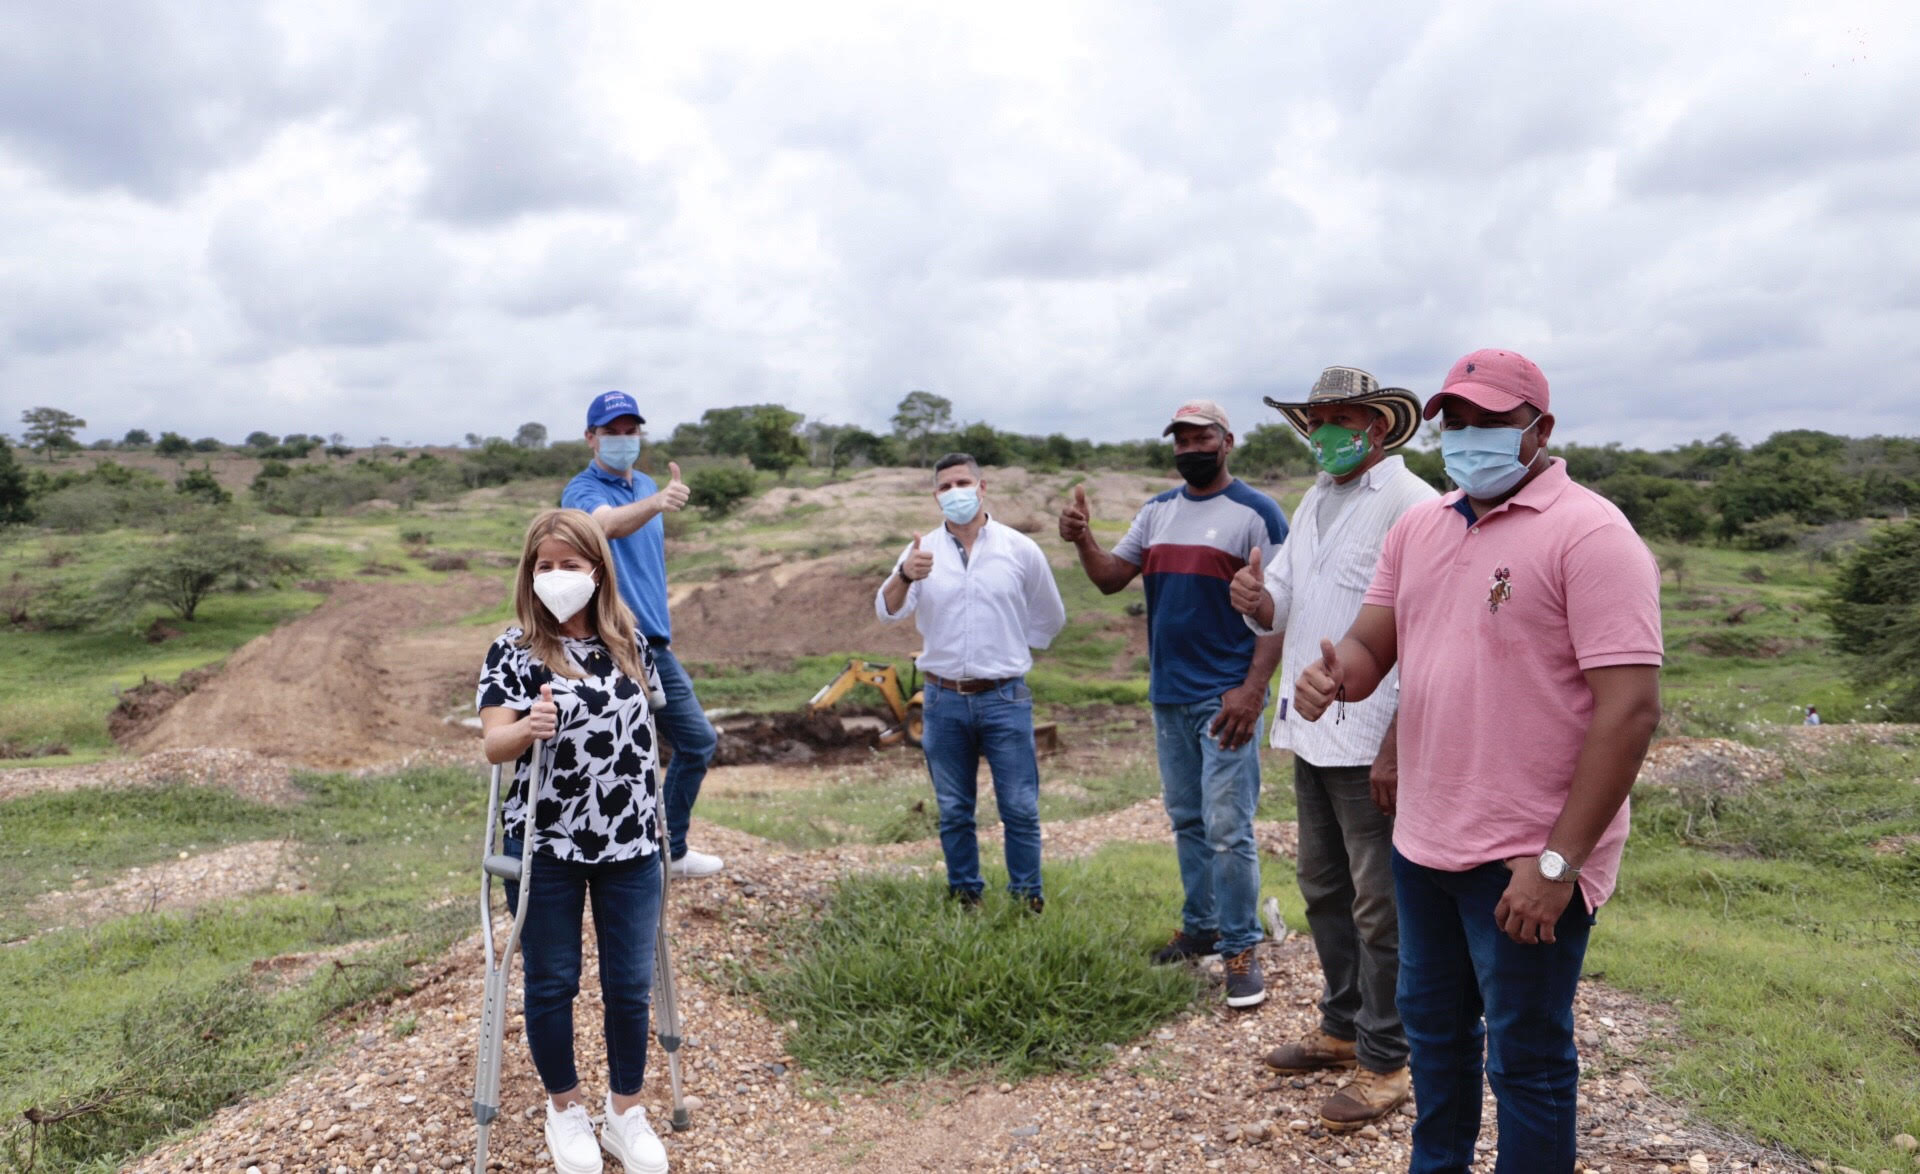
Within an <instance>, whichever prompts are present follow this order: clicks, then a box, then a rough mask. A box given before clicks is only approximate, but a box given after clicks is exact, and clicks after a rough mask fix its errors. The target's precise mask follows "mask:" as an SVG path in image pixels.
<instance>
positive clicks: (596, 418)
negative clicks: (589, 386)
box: [587, 391, 647, 428]
mask: <svg viewBox="0 0 1920 1174" xmlns="http://www.w3.org/2000/svg"><path fill="white" fill-rule="evenodd" d="M622 416H632V417H633V418H634V419H636V420H638V421H640V422H641V423H642V424H645V423H646V422H647V418H646V417H645V416H642V415H641V414H640V405H639V404H636V403H634V402H633V397H632V396H630V395H628V394H627V393H626V392H624V391H603V392H601V393H600V394H599V395H596V396H594V397H593V402H592V403H590V404H588V405H587V427H589V428H598V427H600V426H601V425H602V424H606V423H608V422H610V421H613V420H618V419H619V418H620V417H622Z"/></svg>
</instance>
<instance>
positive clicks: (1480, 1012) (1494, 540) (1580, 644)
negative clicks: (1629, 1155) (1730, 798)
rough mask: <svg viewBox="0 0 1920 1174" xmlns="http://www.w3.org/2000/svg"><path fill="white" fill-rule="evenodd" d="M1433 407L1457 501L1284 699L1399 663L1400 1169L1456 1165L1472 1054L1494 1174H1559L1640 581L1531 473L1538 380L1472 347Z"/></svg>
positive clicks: (1606, 513) (1617, 771)
mask: <svg viewBox="0 0 1920 1174" xmlns="http://www.w3.org/2000/svg"><path fill="white" fill-rule="evenodd" d="M1436 413H1437V414H1439V415H1440V417H1441V434H1440V439H1441V450H1442V453H1443V455H1444V457H1445V459H1446V467H1447V476H1448V477H1449V478H1451V479H1452V480H1453V482H1454V483H1455V484H1456V485H1458V486H1460V488H1459V489H1458V490H1456V491H1454V492H1453V493H1450V494H1448V495H1446V496H1445V497H1443V498H1441V499H1440V500H1438V501H1436V502H1431V503H1427V504H1424V505H1420V506H1415V507H1414V508H1413V509H1411V510H1409V511H1407V513H1406V514H1405V515H1404V516H1402V517H1401V519H1400V521H1399V522H1398V523H1396V524H1395V526H1394V527H1393V529H1392V530H1391V531H1389V532H1388V534H1387V538H1386V542H1385V543H1384V545H1383V546H1382V548H1381V552H1380V564H1379V569H1378V571H1377V572H1376V573H1375V575H1374V580H1373V585H1372V587H1371V588H1369V589H1368V591H1367V596H1366V602H1365V604H1364V605H1363V606H1362V608H1361V609H1360V614H1359V616H1358V617H1357V618H1356V619H1355V620H1354V623H1353V627H1352V628H1351V629H1349V630H1348V632H1347V634H1346V636H1345V637H1344V638H1342V640H1341V641H1340V643H1339V645H1338V647H1336V646H1335V645H1334V644H1333V643H1332V641H1326V640H1323V641H1322V642H1321V657H1320V660H1319V661H1318V662H1316V663H1314V664H1312V665H1309V666H1308V667H1307V668H1306V669H1305V670H1304V671H1303V672H1302V673H1301V674H1300V678H1299V680H1298V682H1297V684H1296V686H1295V693H1294V705H1295V707H1296V709H1297V710H1298V712H1299V714H1300V716H1302V717H1304V718H1307V719H1308V720H1310V721H1311V720H1315V719H1317V718H1318V717H1319V716H1320V715H1321V714H1323V713H1324V712H1325V711H1326V710H1327V709H1328V708H1336V709H1337V708H1338V707H1340V706H1341V705H1343V704H1344V703H1346V702H1350V701H1359V700H1361V699H1363V698H1365V697H1367V696H1368V695H1369V694H1371V693H1372V692H1373V690H1374V688H1375V687H1376V686H1377V685H1378V684H1379V683H1380V681H1381V680H1382V678H1384V677H1385V676H1386V674H1387V672H1388V670H1389V669H1391V668H1393V667H1394V666H1395V665H1396V664H1398V666H1399V669H1400V779H1399V794H1398V815H1397V818H1396V820H1395V823H1394V832H1393V846H1394V853H1393V872H1394V893H1395V899H1396V902H1397V904H1398V905H1399V909H1400V983H1399V991H1398V995H1399V997H1398V1002H1399V1006H1400V1016H1401V1020H1402V1022H1403V1023H1404V1025H1405V1028H1406V1033H1407V1042H1408V1044H1409V1046H1410V1049H1411V1056H1410V1058H1409V1062H1410V1066H1411V1067H1412V1070H1413V1090H1414V1100H1415V1102H1416V1105H1417V1107H1418V1110H1419V1116H1418V1118H1417V1119H1416V1121H1415V1123H1414V1130H1413V1161H1412V1164H1411V1166H1410V1167H1409V1169H1410V1170H1411V1171H1412V1172H1414V1174H1436V1172H1439V1171H1465V1170H1466V1169H1467V1168H1468V1165H1469V1164H1470V1163H1471V1162H1472V1161H1473V1156H1474V1142H1475V1140H1476V1139H1477V1138H1478V1137H1479V1134H1480V1097H1481V1073H1482V1066H1483V1051H1484V1068H1485V1074H1486V1079H1487V1080H1488V1081H1489V1082H1490V1083H1491V1084H1492V1086H1493V1093H1494V1098H1495V1100H1496V1101H1497V1102H1498V1105H1499V1114H1500V1156H1499V1160H1498V1162H1497V1164H1496V1165H1495V1167H1494V1169H1495V1172H1496V1174H1519V1172H1520V1171H1526V1172H1528V1174H1534V1172H1543V1174H1551V1172H1556V1171H1565V1172H1568V1174H1570V1172H1571V1171H1572V1170H1573V1168H1574V1158H1575V1136H1576V1134H1575V1128H1574V1106H1575V1098H1576V1094H1577V1088H1576V1085H1577V1082H1578V1077H1579V1057H1578V1054H1577V1052H1576V1050H1575V1047H1574V1039H1573V994H1574V988H1575V986H1576V985H1577V984H1578V982H1579V978H1580V966H1581V963H1582V961H1583V960H1584V958H1585V956H1586V948H1587V935H1588V932H1589V930H1590V929H1591V927H1592V925H1593V915H1594V912H1595V911H1596V910H1598V909H1599V907H1600V905H1601V903H1602V902H1604V901H1605V900H1606V899H1607V897H1608V896H1609V895H1611V894H1612V892H1613V885H1614V877H1615V874H1616V873H1617V872H1618V870H1619V866H1620V851H1621V848H1622V847H1623V846H1624V845H1625V843H1626V839H1627V792H1628V790H1629V789H1631V788H1632V786H1633V780H1634V776H1635V775H1636V774H1638V773H1639V769H1640V760H1641V759H1642V758H1643V757H1644V756H1645V755H1646V751H1647V743H1648V742H1649V741H1650V740H1651V739H1652V737H1653V731H1654V727H1655V726H1656V725H1658V724H1659V720H1660V663H1661V652H1662V645H1661V636H1660V577H1659V571H1658V569H1657V567H1656V565H1655V563H1654V559H1653V555H1652V554H1651V553H1650V552H1649V551H1648V550H1647V548H1646V545H1645V544H1644V543H1643V542H1641V541H1640V538H1639V536H1638V535H1637V534H1635V533H1634V531H1633V527H1632V525H1631V524H1629V523H1628V522H1627V520H1626V518H1625V517H1624V516H1623V515H1622V514H1621V513H1620V511H1619V510H1618V509H1615V508H1614V506H1613V505H1612V503H1610V502H1608V501H1607V500H1606V499H1605V498H1602V497H1601V496H1599V495H1598V494H1596V493H1594V492H1593V491H1591V490H1589V489H1586V488H1585V487H1583V486H1580V485H1576V484H1574V483H1573V481H1572V480H1571V479H1570V478H1569V477H1568V476H1567V469H1566V462H1564V461H1561V460H1558V459H1554V458H1550V457H1548V456H1547V453H1546V446H1547V441H1548V439H1549V438H1550V437H1551V436H1552V434H1553V421H1554V418H1553V416H1552V415H1551V414H1550V413H1551V409H1550V406H1549V401H1548V395H1547V380H1546V376H1544V375H1542V374H1541V373H1540V369H1539V368H1538V367H1536V366H1534V365H1533V363H1531V362H1529V361H1528V360H1527V359H1525V358H1523V357H1522V356H1520V355H1517V354H1514V353H1513V352H1511V351H1501V350H1482V351H1475V352H1474V353H1473V354H1470V355H1468V356H1466V357H1465V358H1463V359H1461V360H1460V361H1459V362H1457V363H1455V364H1454V365H1453V369H1452V370H1451V371H1450V372H1448V374H1447V379H1446V383H1445V384H1444V385H1443V386H1442V387H1441V389H1440V393H1439V394H1438V395H1436V396H1434V397H1433V398H1432V399H1431V400H1429V401H1428V403H1427V406H1426V411H1425V415H1426V417H1427V418H1428V419H1431V418H1433V416H1434V415H1435V414H1436ZM1483 1018H1484V1026H1483V1023H1482V1020H1483Z"/></svg>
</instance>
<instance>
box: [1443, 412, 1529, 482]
mask: <svg viewBox="0 0 1920 1174" xmlns="http://www.w3.org/2000/svg"><path fill="white" fill-rule="evenodd" d="M1539 422H1540V418H1539V417H1535V418H1534V421H1533V424H1538V423H1539ZM1533 424H1529V425H1527V426H1526V427H1525V428H1448V429H1446V430H1445V431H1443V432H1441V433H1440V455H1441V457H1442V458H1443V459H1444V460H1445V462H1446V466H1447V476H1448V477H1449V478H1450V479H1451V480H1452V481H1453V483H1454V484H1455V485H1458V486H1459V487H1460V488H1462V489H1464V490H1466V491H1467V496H1468V497H1472V498H1478V499H1479V500H1481V501H1492V500H1493V499H1494V498H1496V497H1499V496H1500V495H1501V494H1503V493H1505V492H1506V491H1507V490H1509V489H1512V488H1513V487H1514V486H1515V485H1518V484H1520V479H1521V478H1522V477H1525V476H1526V475H1527V469H1528V468H1530V467H1531V466H1532V463H1533V462H1532V461H1529V462H1527V463H1526V464H1522V463H1521V462H1520V440H1521V438H1522V437H1524V436H1525V435H1526V434H1527V432H1528V431H1529V430H1530V429H1532V427H1533ZM1541 451H1545V450H1541ZM1533 459H1534V460H1536V461H1537V460H1539V459H1540V452H1535V453H1534V454H1533Z"/></svg>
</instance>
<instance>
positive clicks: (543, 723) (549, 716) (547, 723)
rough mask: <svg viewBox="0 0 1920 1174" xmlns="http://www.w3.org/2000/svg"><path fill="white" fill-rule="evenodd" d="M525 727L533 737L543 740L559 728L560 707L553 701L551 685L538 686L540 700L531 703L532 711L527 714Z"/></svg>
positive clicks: (551, 735)
mask: <svg viewBox="0 0 1920 1174" xmlns="http://www.w3.org/2000/svg"><path fill="white" fill-rule="evenodd" d="M527 727H528V730H529V732H531V733H532V734H533V736H534V737H535V738H538V739H541V740H545V739H547V738H551V737H553V735H554V734H555V733H556V732H557V731H558V730H559V728H560V707H559V706H558V705H555V704H554V701H553V686H552V685H542V686H540V700H538V701H536V702H534V703H533V711H532V712H531V713H529V714H528V715H527Z"/></svg>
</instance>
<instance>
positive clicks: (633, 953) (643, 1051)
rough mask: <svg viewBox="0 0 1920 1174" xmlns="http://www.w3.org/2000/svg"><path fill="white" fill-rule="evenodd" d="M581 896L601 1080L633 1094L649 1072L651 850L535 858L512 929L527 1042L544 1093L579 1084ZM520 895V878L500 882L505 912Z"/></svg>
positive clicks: (655, 900) (655, 860)
mask: <svg viewBox="0 0 1920 1174" xmlns="http://www.w3.org/2000/svg"><path fill="white" fill-rule="evenodd" d="M504 849H505V851H506V853H507V854H508V855H509V856H518V855H519V854H520V841H519V840H517V839H511V838H509V839H508V840H507V841H506V843H505V845H504ZM589 898H591V899H592V901H593V929H594V938H595V940H596V941H597V942H598V943H599V947H600V1001H601V1004H602V1010H603V1012H604V1022H605V1024H606V1034H607V1085H608V1088H609V1089H611V1090H612V1091H613V1092H614V1093H615V1094H617V1095H619V1096H632V1095H633V1094H634V1093H637V1092H639V1091H640V1080H641V1078H642V1077H644V1076H645V1075H646V1072H647V1008H648V1005H649V1003H650V1002H651V1000H652V997H653V950H654V939H655V938H656V937H657V936H658V933H659V929H660V856H659V854H658V853H654V854H652V855H649V856H641V857H637V858H635V859H633V860H622V861H618V862H616V863H612V864H579V863H576V862H574V861H571V860H559V859H556V858H554V857H552V856H547V855H544V854H542V855H538V856H535V857H534V860H533V889H532V890H531V891H530V892H529V893H528V894H527V921H526V924H525V925H524V926H522V927H521V930H520V957H521V960H522V964H523V966H524V967H525V970H526V976H525V980H524V983H523V985H524V986H525V989H526V1014H527V1050H528V1051H529V1052H532V1053H533V1066H534V1068H535V1069H536V1070H538V1071H539V1073H540V1083H541V1085H542V1086H544V1087H545V1088H546V1090H547V1091H548V1092H549V1093H563V1092H566V1091H567V1090H569V1089H571V1088H573V1087H574V1086H575V1085H577V1084H579V1083H580V1074H579V1073H578V1072H577V1071H576V1070H575V1069H574V1066H573V1000H574V996H576V995H578V994H579V993H580V917H581V910H582V909H583V908H584V907H585V906H586V903H587V901H588V899H589ZM519 900H520V886H519V885H517V884H514V883H513V882H511V881H509V882H507V909H508V911H509V912H510V913H511V911H512V910H514V909H515V908H517V904H518V902H519Z"/></svg>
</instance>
